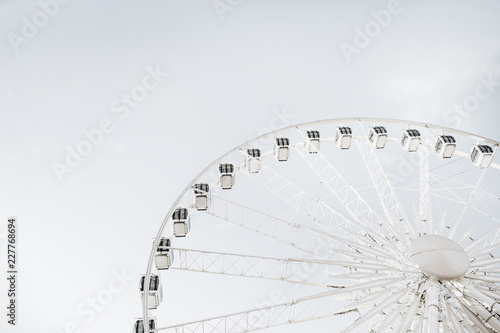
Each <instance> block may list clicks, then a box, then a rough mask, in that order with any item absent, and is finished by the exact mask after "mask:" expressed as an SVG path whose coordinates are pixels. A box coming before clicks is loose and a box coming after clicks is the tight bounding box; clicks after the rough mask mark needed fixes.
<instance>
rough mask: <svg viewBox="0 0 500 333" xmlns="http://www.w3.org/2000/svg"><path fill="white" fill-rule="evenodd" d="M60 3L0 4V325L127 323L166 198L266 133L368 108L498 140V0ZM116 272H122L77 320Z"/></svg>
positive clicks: (120, 326) (46, 327)
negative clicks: (10, 280) (12, 232)
mask: <svg viewBox="0 0 500 333" xmlns="http://www.w3.org/2000/svg"><path fill="white" fill-rule="evenodd" d="M60 2H61V3H59V2H56V1H55V0H41V1H39V2H38V1H25V2H23V3H22V4H20V3H19V2H14V1H0V21H1V22H2V25H1V27H0V36H1V37H0V50H1V52H0V116H1V118H0V141H1V143H0V158H1V163H0V189H1V190H0V219H2V221H3V220H6V218H7V216H17V217H18V219H19V225H20V227H19V234H20V235H19V238H20V244H19V247H20V249H19V256H20V259H19V260H20V261H19V267H20V269H19V270H20V277H19V292H20V294H19V304H20V309H19V318H18V319H19V326H18V327H17V328H12V327H10V326H7V324H6V323H5V318H4V315H3V314H2V318H4V319H2V321H1V322H0V330H2V332H9V333H10V332H28V331H33V330H36V331H37V332H43V333H45V332H47V333H48V332H50V333H55V332H57V333H62V332H66V331H67V332H70V331H69V330H66V331H65V326H66V325H68V323H69V325H70V327H71V325H72V324H71V322H75V324H76V327H78V328H79V329H81V330H82V332H103V331H105V330H106V329H108V330H110V331H113V332H115V331H116V332H118V331H127V330H130V329H131V328H130V326H131V324H132V321H131V319H130V318H133V317H136V316H139V315H140V313H141V312H140V299H139V293H138V291H137V277H138V275H139V274H140V273H142V272H143V271H144V270H145V267H146V262H147V256H148V253H149V246H150V243H151V241H152V237H153V236H154V235H155V234H156V230H157V228H158V227H159V225H160V223H161V221H162V220H163V217H164V214H165V213H166V212H167V211H168V209H169V207H170V204H171V203H172V202H173V201H174V200H175V198H176V197H177V195H178V194H179V193H180V192H181V190H182V189H183V188H184V187H185V186H186V185H187V184H188V182H189V181H190V180H191V179H192V178H193V177H194V176H195V175H196V174H197V173H198V172H199V171H201V170H202V169H203V168H204V167H205V166H206V165H207V164H208V163H210V162H211V161H213V160H214V159H215V158H217V157H218V156H220V155H221V154H223V153H224V152H226V151H227V150H229V149H231V148H232V147H234V146H236V145H238V144H240V143H242V142H243V141H246V140H247V139H249V138H251V137H255V136H257V135H259V134H261V133H263V132H265V131H267V130H271V129H276V128H279V127H283V126H285V125H290V124H293V123H301V122H307V121H312V120H318V119H327V118H337V117H349V116H373V117H390V118H402V119H409V120H418V121H426V122H431V123H436V124H440V125H444V126H450V127H454V128H458V129H462V130H466V131H470V132H476V133H478V134H481V135H483V136H486V137H490V138H492V139H496V140H499V139H500V136H499V134H498V133H499V132H498V126H499V124H500V122H499V117H500V116H499V113H498V106H499V105H500V37H499V36H500V20H498V13H499V12H500V3H498V2H497V1H486V0H485V1H475V2H472V1H403V0H401V1H399V2H398V1H392V2H391V1H350V2H346V1H326V0H316V1H307V2H306V1H296V0H288V1H284V0H282V1H273V2H270V1H264V0H252V1H244V0H243V1H239V2H238V1H232V2H231V1H228V0H220V1H219V2H217V1H212V0H193V1H157V0H155V1H149V2H144V1H135V0H127V1H114V0H112V1H106V2H103V1H96V0H92V1H79V0H71V1H67V0H66V3H64V4H62V2H64V1H60ZM217 3H219V5H220V3H224V4H226V6H229V7H223V8H226V11H223V10H221V9H220V8H222V7H216V6H215V5H216V4H217ZM229 3H232V4H233V5H230V4H229ZM44 8H45V9H44ZM217 8H219V9H217ZM47 13H48V14H47ZM374 13H376V14H374ZM377 13H378V14H377ZM381 13H390V17H388V16H383V14H381ZM377 17H378V20H379V22H381V23H376V22H377ZM374 22H375V23H374ZM377 27H378V30H377ZM367 29H368V34H369V35H371V37H370V36H368V35H366V31H367ZM369 29H375V30H369ZM360 30H361V31H365V33H363V32H362V33H361V34H360V33H359V31H360ZM363 35H365V36H364V37H363ZM346 50H348V51H346ZM354 50H355V51H354ZM166 73H168V75H167V74H166ZM130 94H135V96H136V101H138V102H137V103H136V102H134V101H129V102H127V101H126V97H124V95H130ZM127 103H128V104H127ZM127 105H128V106H127ZM96 128H101V133H104V132H107V133H104V134H102V140H101V138H100V137H99V135H97V136H95V137H94V139H95V140H96V142H97V144H96V145H92V146H91V147H90V148H89V147H81V149H85V148H87V149H91V150H92V151H91V152H90V151H89V154H88V156H86V157H84V158H83V159H82V160H81V161H78V160H74V161H73V162H74V163H73V164H74V165H73V166H68V163H67V161H66V158H67V155H68V154H69V153H68V149H70V150H71V149H77V146H78V144H79V142H81V141H82V140H84V139H85V134H84V133H83V132H85V131H86V132H87V133H91V132H92V130H94V129H96ZM89 135H91V134H89ZM61 165H66V169H64V168H63V169H61ZM55 169H57V170H59V171H54V170H55ZM70 171H71V172H70ZM58 174H59V176H58ZM5 224H6V223H4V222H1V223H0V234H5V231H6V227H5ZM0 241H1V242H2V244H4V242H5V239H4V238H3V239H0ZM2 248H4V246H2ZM2 251H3V250H2ZM5 256H6V255H4V254H1V257H2V258H4V257H5ZM2 260H4V259H2ZM0 266H1V267H4V264H3V263H2V264H1V265H0ZM122 271H125V272H126V274H125V275H129V276H132V277H134V279H135V280H133V281H130V280H127V279H124V280H123V282H124V283H123V286H122V287H123V288H122V289H123V290H121V291H120V292H117V293H116V294H113V299H112V300H110V303H109V304H107V305H105V306H104V307H103V309H101V310H102V311H98V310H93V311H94V313H95V317H94V316H91V315H90V314H89V313H90V312H92V311H90V310H88V309H90V308H89V306H88V298H89V297H90V298H92V297H96V296H97V295H98V294H99V293H100V292H102V290H106V288H108V289H109V283H110V281H115V277H114V274H121V273H122ZM1 281H2V282H1V283H0V294H1V295H5V292H4V291H5V290H6V283H5V281H4V279H1ZM119 284H120V283H116V286H119ZM104 293H105V292H104ZM5 300H6V297H5V296H2V298H1V300H0V303H1V304H4V303H5ZM79 309H80V311H79ZM85 310H87V312H86V313H87V315H83V313H85V312H84V311H85ZM82 311H83V313H82ZM283 331H286V329H284V330H283Z"/></svg>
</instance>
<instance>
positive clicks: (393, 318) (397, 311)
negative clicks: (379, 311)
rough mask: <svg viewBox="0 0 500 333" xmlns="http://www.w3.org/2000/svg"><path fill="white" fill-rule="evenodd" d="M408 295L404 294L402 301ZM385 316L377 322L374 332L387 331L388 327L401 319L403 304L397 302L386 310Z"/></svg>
mask: <svg viewBox="0 0 500 333" xmlns="http://www.w3.org/2000/svg"><path fill="white" fill-rule="evenodd" d="M406 298H407V297H404V296H403V299H401V300H400V301H404V300H405V299H406ZM383 313H384V317H382V318H381V319H380V320H379V322H378V323H377V324H375V325H374V332H386V331H387V329H388V328H389V327H390V326H391V325H394V324H395V323H397V322H398V321H401V317H402V316H401V304H398V302H396V305H395V306H394V305H392V306H390V307H389V308H388V309H386V310H384V312H383Z"/></svg>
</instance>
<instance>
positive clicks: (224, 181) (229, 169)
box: [218, 164, 234, 190]
mask: <svg viewBox="0 0 500 333" xmlns="http://www.w3.org/2000/svg"><path fill="white" fill-rule="evenodd" d="M218 180H219V185H220V187H221V188H222V189H223V190H230V189H232V188H233V185H234V166H233V165H232V164H221V165H219V178H218Z"/></svg>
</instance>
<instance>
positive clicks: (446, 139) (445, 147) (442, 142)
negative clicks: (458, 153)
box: [436, 135, 457, 158]
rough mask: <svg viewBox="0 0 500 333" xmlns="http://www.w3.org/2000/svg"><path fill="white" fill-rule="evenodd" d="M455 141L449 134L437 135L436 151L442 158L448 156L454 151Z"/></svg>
mask: <svg viewBox="0 0 500 333" xmlns="http://www.w3.org/2000/svg"><path fill="white" fill-rule="evenodd" d="M456 147H457V143H456V141H455V138H454V137H452V136H451V135H441V136H438V138H437V141H436V153H437V154H438V155H439V156H441V157H444V158H450V157H452V156H453V153H454V152H455V148H456Z"/></svg>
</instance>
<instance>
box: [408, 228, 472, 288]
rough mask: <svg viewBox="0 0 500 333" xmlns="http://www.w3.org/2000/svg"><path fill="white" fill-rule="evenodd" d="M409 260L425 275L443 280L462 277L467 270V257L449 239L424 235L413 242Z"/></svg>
mask: <svg viewBox="0 0 500 333" xmlns="http://www.w3.org/2000/svg"><path fill="white" fill-rule="evenodd" d="M409 254H410V258H411V259H412V260H413V262H414V263H415V264H416V265H417V266H418V267H419V268H420V269H421V270H422V272H424V273H426V274H427V275H430V276H433V277H436V278H438V279H443V280H453V279H458V278H461V277H463V276H464V275H465V274H466V273H467V271H468V269H469V256H468V255H467V253H466V252H465V251H464V249H463V248H462V247H461V246H460V245H459V244H457V243H455V242H454V241H452V240H451V239H448V238H446V237H442V236H438V235H424V236H421V237H419V238H417V239H415V240H413V242H412V244H411V246H410V251H409Z"/></svg>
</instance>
